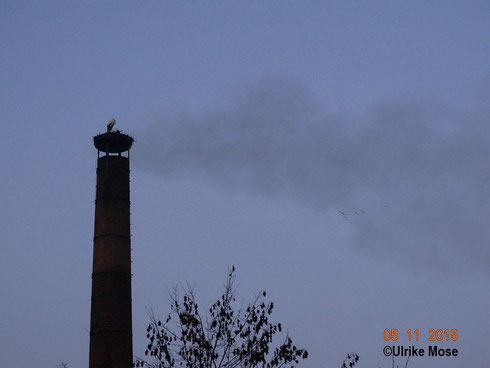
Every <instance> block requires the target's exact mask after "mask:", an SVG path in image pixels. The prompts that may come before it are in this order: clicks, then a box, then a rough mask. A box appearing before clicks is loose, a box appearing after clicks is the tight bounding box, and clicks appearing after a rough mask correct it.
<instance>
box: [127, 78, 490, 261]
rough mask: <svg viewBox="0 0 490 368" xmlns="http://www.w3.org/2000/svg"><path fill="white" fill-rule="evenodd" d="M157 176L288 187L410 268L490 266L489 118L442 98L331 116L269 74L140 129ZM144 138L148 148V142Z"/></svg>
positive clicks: (143, 154)
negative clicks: (197, 109) (211, 103)
mask: <svg viewBox="0 0 490 368" xmlns="http://www.w3.org/2000/svg"><path fill="white" fill-rule="evenodd" d="M140 139H141V140H143V139H144V140H145V142H144V143H145V144H144V145H138V147H139V149H140V151H138V152H137V155H136V156H137V157H136V158H137V162H136V163H137V164H139V165H145V166H146V168H148V169H150V170H152V171H154V172H157V173H159V174H161V175H166V176H169V175H173V174H176V173H180V174H183V175H201V176H205V177H207V178H209V179H211V180H213V181H215V182H216V183H218V184H219V185H221V186H224V187H227V188H232V189H234V190H245V191H249V192H254V193H261V194H264V195H271V196H286V197H288V198H292V199H294V200H297V201H299V202H301V203H303V204H304V205H307V206H313V207H315V208H317V209H319V210H334V211H335V212H337V211H340V212H339V216H343V217H344V218H345V220H346V221H349V222H350V223H351V224H352V225H353V226H354V229H355V231H356V235H355V239H353V243H354V244H356V245H357V246H358V247H360V248H362V249H364V250H366V251H368V252H369V253H373V254H381V253H389V254H390V255H391V256H392V257H395V258H397V259H398V261H400V262H402V263H403V262H406V263H407V264H409V265H410V266H412V265H414V264H416V263H418V264H420V265H422V266H425V265H431V266H433V267H435V268H438V269H445V268H447V269H452V268H454V267H455V266H456V267H457V266H464V265H466V266H470V267H472V268H481V269H487V270H488V269H489V267H488V266H489V264H490V252H489V246H488V245H489V241H490V226H489V221H490V206H489V200H490V164H489V163H490V124H489V123H488V116H485V114H483V113H477V112H468V111H465V110H464V109H458V108H457V107H455V106H453V105H451V104H449V103H443V102H440V101H436V100H431V99H427V100H423V99H420V100H417V101H415V100H414V101H406V102H400V103H387V104H380V105H378V106H375V107H374V108H373V109H372V110H371V111H370V112H369V113H367V114H365V117H364V118H362V119H354V118H350V117H349V116H348V115H339V114H328V113H326V112H325V111H323V110H322V108H321V105H320V104H319V103H318V102H317V101H315V99H314V98H313V97H312V96H311V94H310V93H309V91H308V89H307V88H306V86H305V85H304V84H302V83H301V82H299V81H296V80H294V79H289V78H266V79H263V80H261V81H260V82H258V83H256V84H254V85H250V86H248V87H247V88H244V89H243V90H242V91H241V92H240V93H237V94H236V95H234V96H233V97H231V98H230V99H229V101H228V102H227V103H226V104H224V105H223V106H222V107H216V108H214V109H210V110H208V111H207V112H204V113H201V114H197V115H195V114H194V115H193V114H190V113H180V114H169V116H165V117H163V118H161V120H160V121H158V122H156V123H155V124H154V125H152V126H151V127H150V128H149V129H148V131H147V132H146V133H145V134H142V135H140ZM142 147H143V150H142Z"/></svg>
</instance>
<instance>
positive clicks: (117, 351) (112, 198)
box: [89, 131, 133, 368]
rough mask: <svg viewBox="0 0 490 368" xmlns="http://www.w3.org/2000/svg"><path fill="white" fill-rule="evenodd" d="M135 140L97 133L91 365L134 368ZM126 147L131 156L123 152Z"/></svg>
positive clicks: (117, 134) (121, 135)
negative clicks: (132, 206) (131, 163)
mask: <svg viewBox="0 0 490 368" xmlns="http://www.w3.org/2000/svg"><path fill="white" fill-rule="evenodd" d="M132 142H133V139H132V138H131V137H129V136H127V135H125V134H122V133H120V132H119V131H116V132H108V133H104V134H100V135H98V136H96V137H94V144H95V146H96V148H97V150H98V151H99V152H98V159H97V189H96V199H95V226H94V248H93V252H94V253H93V272H92V303H91V313H90V355H89V368H108V367H111V368H130V367H132V364H133V343H132V313H131V231H130V219H129V217H130V214H129V206H130V200H129V149H130V148H131V144H132ZM101 151H102V152H105V155H104V156H101V155H100V152H101ZM125 151H128V155H127V157H125V156H123V155H121V152H125ZM111 153H112V154H114V153H117V155H111Z"/></svg>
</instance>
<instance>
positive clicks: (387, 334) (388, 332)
mask: <svg viewBox="0 0 490 368" xmlns="http://www.w3.org/2000/svg"><path fill="white" fill-rule="evenodd" d="M406 334H407V336H408V341H419V340H420V331H419V329H418V328H417V329H415V330H412V329H409V330H407V331H406ZM427 337H428V339H427V341H458V338H459V335H458V329H457V328H453V329H445V330H443V329H440V328H438V329H434V328H431V329H429V330H428V333H427ZM398 338H399V332H398V329H397V328H392V329H389V328H387V329H385V330H384V331H383V339H384V340H385V341H398ZM422 338H423V337H422Z"/></svg>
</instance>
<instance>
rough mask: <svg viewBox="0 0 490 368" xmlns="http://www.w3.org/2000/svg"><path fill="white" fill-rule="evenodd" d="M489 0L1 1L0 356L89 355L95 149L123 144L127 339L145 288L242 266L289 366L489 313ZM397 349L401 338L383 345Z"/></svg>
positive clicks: (378, 351)
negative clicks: (301, 356) (128, 143)
mask: <svg viewBox="0 0 490 368" xmlns="http://www.w3.org/2000/svg"><path fill="white" fill-rule="evenodd" d="M489 19H490V3H489V2H487V1H477V0H474V1H471V0H470V1H452V0H446V1H415V0H414V1H362V2H359V1H267V2H262V1H228V2H220V1H202V2H193V1H146V2H130V1H84V2H75V1H49V2H40V1H9V0H6V1H2V2H1V3H0V46H1V47H0V124H1V130H0V137H1V138H2V144H1V146H0V154H1V157H2V158H1V160H0V168H1V173H2V180H1V181H0V193H2V194H1V204H2V210H1V212H0V233H1V234H2V245H1V252H0V280H1V284H0V341H1V344H0V366H2V367H5V368H10V367H12V368H13V367H52V368H54V367H55V366H56V365H57V364H59V363H60V362H62V361H65V362H68V363H69V366H70V368H79V367H86V366H87V364H88V342H89V334H88V330H89V317H90V285H91V278H90V274H91V266H92V264H91V262H92V236H93V220H94V219H93V217H94V198H95V164H96V157H97V156H96V155H97V153H96V150H95V148H94V147H93V144H92V137H93V136H94V135H95V134H97V133H99V132H102V131H103V130H104V129H105V124H106V122H107V121H108V120H110V119H111V118H113V117H114V118H116V120H117V125H116V127H117V128H119V129H121V130H123V131H125V132H128V133H129V134H131V135H133V136H134V138H135V143H134V146H133V147H134V148H133V149H132V151H131V166H132V171H131V205H132V218H131V220H132V233H133V238H132V247H133V255H132V256H133V274H134V276H133V336H134V352H135V354H137V355H142V353H143V351H144V347H145V324H146V322H147V320H148V316H147V312H146V308H148V307H152V308H153V309H154V310H155V312H156V314H157V315H161V316H164V315H166V313H167V311H168V294H167V288H169V287H172V286H173V285H175V284H176V283H177V282H179V280H180V281H189V282H190V283H191V284H194V285H195V287H196V289H197V296H198V298H199V300H200V301H201V303H202V304H204V305H209V304H210V303H211V302H212V301H213V298H215V297H217V296H218V294H219V292H220V289H221V286H222V284H223V281H224V279H225V276H226V271H227V269H228V267H229V266H231V265H235V266H236V268H237V277H238V281H239V283H240V285H239V289H238V294H239V299H240V300H243V301H244V302H246V301H248V300H249V299H251V298H252V297H253V295H254V293H256V292H257V291H259V290H261V289H265V290H267V291H268V297H270V299H271V300H273V301H274V303H275V305H276V311H275V315H273V316H274V317H275V318H276V320H278V321H281V322H282V323H283V324H284V325H285V326H287V327H288V330H289V333H290V335H291V336H292V337H293V338H294V340H295V342H296V343H297V345H299V346H302V347H306V348H307V349H308V350H309V352H310V357H309V358H308V359H307V360H306V361H304V363H303V364H302V365H301V366H302V367H306V368H310V367H311V368H313V367H340V365H341V363H342V360H343V359H344V357H345V355H346V354H347V353H348V352H351V351H356V352H357V353H358V354H359V355H360V357H361V361H360V365H359V367H361V368H362V367H366V368H375V367H391V359H388V358H386V357H384V356H383V354H382V348H383V346H384V345H386V343H385V341H384V340H383V336H382V333H383V330H384V329H386V328H390V329H394V328H397V329H399V331H400V332H401V333H400V335H401V339H400V344H402V343H403V344H404V345H409V342H408V338H407V336H406V334H405V331H406V330H407V329H409V328H411V329H417V328H418V329H419V330H420V331H421V341H420V342H419V343H417V346H419V347H427V346H428V345H429V343H428V341H427V339H428V330H429V329H431V328H435V329H437V328H441V329H458V331H459V336H460V337H459V340H458V341H457V342H443V343H440V345H441V346H445V347H446V346H447V347H456V348H458V349H459V351H460V354H459V356H458V357H457V358H428V357H424V358H413V359H412V360H411V362H410V365H409V366H410V367H413V368H416V367H431V368H439V367H440V368H442V367H444V368H453V367H454V368H455V367H466V366H468V367H469V366H475V367H476V366H479V367H483V366H485V365H486V364H487V363H488V347H489V343H488V331H489V328H490V323H489V321H490V318H489V311H490V290H489V281H490V248H489V243H490V226H489V219H490V120H489V117H490V109H489V106H490V74H489V65H490V63H489V61H490V47H489V39H490V22H489ZM397 362H398V364H400V365H404V360H402V359H398V360H397Z"/></svg>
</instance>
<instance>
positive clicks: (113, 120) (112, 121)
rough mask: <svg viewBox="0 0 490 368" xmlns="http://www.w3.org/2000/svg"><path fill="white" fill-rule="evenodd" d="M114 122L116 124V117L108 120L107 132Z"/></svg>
mask: <svg viewBox="0 0 490 368" xmlns="http://www.w3.org/2000/svg"><path fill="white" fill-rule="evenodd" d="M114 124H116V119H114V118H112V119H111V120H109V123H107V133H109V132H110V131H111V130H112V127H113V126H114Z"/></svg>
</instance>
